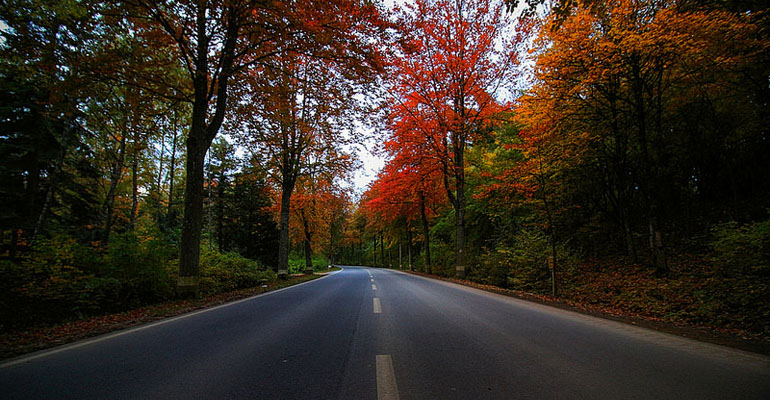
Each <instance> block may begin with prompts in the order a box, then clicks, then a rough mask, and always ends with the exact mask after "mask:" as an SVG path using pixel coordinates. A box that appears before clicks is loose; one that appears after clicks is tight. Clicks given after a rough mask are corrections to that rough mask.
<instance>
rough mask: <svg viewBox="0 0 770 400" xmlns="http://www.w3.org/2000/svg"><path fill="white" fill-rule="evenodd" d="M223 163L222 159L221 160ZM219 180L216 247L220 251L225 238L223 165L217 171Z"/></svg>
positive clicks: (222, 248)
mask: <svg viewBox="0 0 770 400" xmlns="http://www.w3.org/2000/svg"><path fill="white" fill-rule="evenodd" d="M222 163H223V164H224V161H223V162H222ZM218 180H219V182H217V249H219V252H220V253H221V252H222V251H224V245H225V238H224V230H225V229H224V227H225V222H224V220H225V201H224V198H225V185H226V183H227V182H226V180H227V177H226V176H225V168H224V166H221V167H220V171H219V179H218Z"/></svg>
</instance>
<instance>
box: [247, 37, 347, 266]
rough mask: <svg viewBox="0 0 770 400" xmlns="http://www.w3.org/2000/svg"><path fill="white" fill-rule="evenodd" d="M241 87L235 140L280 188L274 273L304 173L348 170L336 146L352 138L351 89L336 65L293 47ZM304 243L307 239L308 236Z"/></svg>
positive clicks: (282, 258)
mask: <svg viewBox="0 0 770 400" xmlns="http://www.w3.org/2000/svg"><path fill="white" fill-rule="evenodd" d="M247 83H248V86H244V88H243V90H245V91H246V92H247V93H250V94H249V96H259V97H260V98H259V99H257V98H255V97H252V98H251V99H250V101H248V102H245V103H242V104H241V106H240V109H239V113H238V115H239V116H240V117H241V119H240V120H238V121H237V122H236V126H237V128H234V129H235V130H237V131H239V132H240V133H239V136H240V138H241V139H240V140H241V142H242V143H243V144H245V145H246V146H248V148H249V149H251V151H252V152H253V153H254V154H259V157H260V159H262V160H264V162H265V163H266V168H267V170H268V171H269V176H270V178H271V180H272V181H273V182H274V183H275V184H276V185H277V186H278V188H279V190H280V210H279V215H280V217H279V227H280V231H281V243H280V247H279V249H278V254H279V256H278V260H279V264H278V271H279V275H285V274H286V273H287V272H288V262H289V244H290V243H289V230H290V229H289V222H290V215H291V203H292V201H291V197H292V193H293V192H294V188H295V185H296V184H297V182H298V181H299V180H300V179H301V178H302V177H304V176H314V177H315V178H316V179H317V178H320V177H321V176H328V177H334V176H337V175H339V174H342V173H345V172H347V171H349V170H350V169H351V167H352V165H353V164H352V158H351V156H350V155H348V154H346V153H344V152H343V151H341V150H340V149H341V148H342V146H344V145H345V144H346V143H349V142H350V141H351V138H350V137H349V136H346V135H345V131H344V127H345V124H346V123H347V122H348V121H349V120H350V119H351V117H350V112H351V111H352V110H353V104H352V103H351V101H353V99H354V97H353V95H354V92H353V87H352V85H351V82H350V81H349V80H347V79H346V78H345V77H344V76H342V75H341V74H340V73H339V72H338V71H336V70H335V65H334V64H332V63H330V62H328V61H326V60H323V59H317V58H311V57H308V56H304V55H302V54H299V53H297V52H294V51H282V52H281V53H280V55H278V56H277V57H276V58H274V59H271V60H270V63H269V64H266V65H264V66H262V67H260V68H259V69H257V70H254V71H252V76H251V79H250V80H249V81H248V82H247ZM308 243H309V242H308Z"/></svg>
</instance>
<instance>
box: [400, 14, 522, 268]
mask: <svg viewBox="0 0 770 400" xmlns="http://www.w3.org/2000/svg"><path fill="white" fill-rule="evenodd" d="M399 24H400V25H401V26H403V27H404V31H405V32H406V34H405V37H404V38H403V39H401V42H400V43H401V48H400V50H401V53H400V54H398V55H397V56H396V57H394V58H393V60H392V63H391V64H392V73H393V76H394V78H393V92H394V96H395V98H394V99H393V101H394V105H393V107H392V109H391V113H392V115H393V116H392V117H391V118H392V119H394V120H400V122H399V124H401V125H410V126H411V127H412V130H413V132H412V134H417V135H421V136H422V140H423V141H424V142H426V143H427V144H428V145H429V146H430V149H431V155H432V157H435V159H436V160H437V162H438V163H439V164H440V165H441V170H442V173H443V181H444V189H445V191H446V194H447V197H448V199H449V202H450V203H451V204H452V206H453V207H454V210H455V251H456V260H455V264H456V274H457V275H458V276H461V277H462V276H465V273H466V265H465V264H466V260H465V256H464V254H465V253H464V252H465V206H466V193H465V192H466V188H465V160H464V155H465V151H466V147H467V146H469V145H470V144H472V143H473V140H474V138H475V137H476V136H477V135H478V133H479V132H481V131H483V130H484V129H486V126H487V125H489V124H490V123H491V122H492V119H493V118H494V116H495V115H496V114H497V113H498V112H499V111H500V110H501V109H502V107H501V106H500V105H499V104H498V103H497V101H496V100H495V98H494V95H495V94H496V92H497V90H498V89H500V88H501V87H503V86H504V84H505V82H506V80H507V79H508V78H510V74H512V67H513V65H514V63H515V53H514V52H512V51H511V49H512V48H513V47H512V43H509V42H508V41H507V40H506V39H504V38H503V30H504V28H505V26H506V24H507V21H506V17H505V15H504V14H503V4H502V3H499V2H493V1H490V0H461V1H446V0H419V1H417V2H416V3H415V4H414V5H412V6H409V7H408V8H407V10H406V11H402V12H401V13H400V18H399ZM510 40H512V41H515V40H517V39H516V38H515V37H513V38H511V39H510ZM500 41H502V42H504V43H503V44H502V46H498V44H499V42H500Z"/></svg>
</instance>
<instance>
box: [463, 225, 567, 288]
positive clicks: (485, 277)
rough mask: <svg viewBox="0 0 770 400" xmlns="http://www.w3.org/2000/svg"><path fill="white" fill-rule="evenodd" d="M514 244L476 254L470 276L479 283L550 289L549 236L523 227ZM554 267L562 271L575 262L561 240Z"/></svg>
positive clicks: (550, 253)
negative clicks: (475, 264)
mask: <svg viewBox="0 0 770 400" xmlns="http://www.w3.org/2000/svg"><path fill="white" fill-rule="evenodd" d="M513 243H514V244H513V245H500V246H498V247H497V248H496V249H494V250H488V251H487V252H486V253H484V254H482V255H481V256H480V257H479V261H478V264H477V266H476V268H474V271H473V275H472V276H471V278H472V279H474V280H477V281H479V282H481V283H486V284H491V285H496V286H500V287H507V288H511V289H516V290H524V291H529V292H534V293H549V292H550V288H551V284H550V276H551V275H550V272H549V270H548V258H549V257H551V255H552V250H551V245H550V243H549V242H548V238H547V237H546V236H545V235H544V234H543V233H541V232H539V231H536V230H522V231H521V232H519V233H518V234H517V235H516V236H515V237H514V240H513ZM556 256H557V263H558V265H557V268H558V270H559V271H563V270H565V269H567V268H571V267H572V266H573V265H574V264H575V261H576V260H575V256H574V255H573V254H572V253H571V252H570V251H569V249H568V248H567V247H566V246H565V245H562V244H559V245H557V247H556Z"/></svg>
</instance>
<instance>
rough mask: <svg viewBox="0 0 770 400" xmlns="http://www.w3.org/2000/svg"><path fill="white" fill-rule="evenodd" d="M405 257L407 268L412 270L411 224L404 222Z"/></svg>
mask: <svg viewBox="0 0 770 400" xmlns="http://www.w3.org/2000/svg"><path fill="white" fill-rule="evenodd" d="M406 242H407V243H406V258H407V262H408V263H409V270H410V271H412V270H413V269H414V268H412V226H411V225H410V224H408V223H407V224H406Z"/></svg>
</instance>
